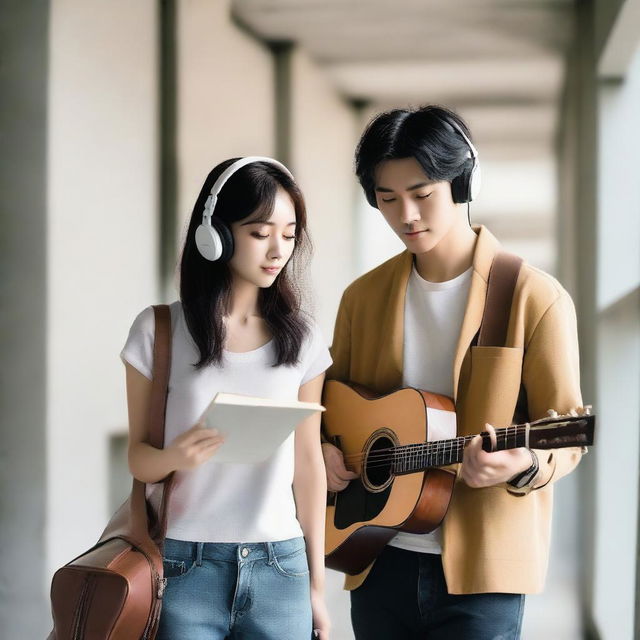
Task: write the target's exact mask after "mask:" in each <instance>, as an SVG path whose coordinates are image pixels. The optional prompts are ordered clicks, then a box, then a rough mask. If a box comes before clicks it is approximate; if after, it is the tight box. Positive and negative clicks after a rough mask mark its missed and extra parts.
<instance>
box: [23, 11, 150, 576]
mask: <svg viewBox="0 0 640 640" xmlns="http://www.w3.org/2000/svg"><path fill="white" fill-rule="evenodd" d="M156 5H157V3H156V2H153V1H152V0H141V1H140V2H135V3H130V2H126V1H125V0H113V1H112V2H109V3H104V2H100V1H99V0H54V1H53V2H51V23H50V77H49V151H48V180H49V184H48V248H47V250H48V269H47V270H48V280H47V299H48V306H49V316H48V324H47V358H48V361H47V363H46V365H44V366H46V367H47V378H48V387H47V398H48V400H47V405H48V408H47V433H48V453H47V463H48V473H47V477H48V500H47V543H48V544H47V546H48V553H47V558H46V562H47V566H48V569H49V572H51V571H53V569H55V568H56V567H58V566H59V565H61V564H63V563H64V562H66V561H68V560H70V559H71V558H72V557H74V556H75V555H77V554H78V553H80V552H81V551H82V550H83V549H84V548H86V547H88V546H90V545H91V544H93V543H94V542H95V541H96V540H97V538H98V536H99V534H100V532H101V528H102V527H103V526H104V524H105V522H106V518H107V517H108V515H109V513H108V507H107V499H108V496H107V487H108V484H109V483H108V473H109V469H108V468H107V461H108V438H109V435H110V434H111V433H116V432H118V433H126V430H127V417H126V401H125V388H124V368H123V366H122V364H121V363H120V360H119V358H118V353H119V351H120V349H121V347H122V345H123V343H124V340H125V338H126V335H127V331H128V328H129V325H130V323H131V321H132V320H133V317H134V315H135V314H136V313H138V311H140V310H141V309H142V308H143V307H144V306H146V305H147V304H150V303H152V302H155V301H156V295H157V293H156V233H157V201H156V193H157V177H156V163H157V105H156V100H157V85H156V20H157V15H156ZM25 464H28V461H25ZM43 589H48V580H47V584H46V585H43Z"/></svg>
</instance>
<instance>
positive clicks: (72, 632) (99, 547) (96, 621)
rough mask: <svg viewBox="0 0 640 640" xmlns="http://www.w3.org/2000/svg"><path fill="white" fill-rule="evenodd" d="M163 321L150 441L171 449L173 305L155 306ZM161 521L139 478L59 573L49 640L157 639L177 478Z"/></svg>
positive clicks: (156, 353) (156, 345)
mask: <svg viewBox="0 0 640 640" xmlns="http://www.w3.org/2000/svg"><path fill="white" fill-rule="evenodd" d="M153 309H154V314H155V322H156V332H155V342H154V363H153V382H152V386H151V409H150V416H149V439H148V442H149V443H150V444H151V445H153V446H154V447H157V448H159V449H161V448H162V447H163V446H164V420H165V410H166V402H167V389H168V382H169V370H170V367H171V315H170V313H169V307H167V306H166V305H159V306H156V307H154V308H153ZM163 483H164V491H163V497H162V503H161V506H160V510H159V513H158V516H157V517H156V516H155V515H154V512H153V510H152V509H151V507H150V506H149V505H148V503H147V501H146V497H145V487H146V485H145V484H144V483H143V482H140V481H139V480H136V479H135V478H134V480H133V487H132V489H131V494H130V496H129V498H128V499H127V501H126V502H125V503H124V504H123V505H122V506H121V507H120V508H119V509H118V511H117V512H116V513H115V514H114V515H113V517H112V518H111V520H110V521H109V524H108V525H107V527H106V528H105V530H104V532H103V533H102V535H101V536H100V539H99V540H98V542H97V543H96V544H95V545H94V546H93V547H92V548H91V549H89V550H88V551H86V552H85V553H83V554H82V555H80V556H78V557H77V558H75V559H74V560H72V561H71V562H69V563H68V564H66V565H65V566H64V567H62V568H61V569H58V571H56V573H55V575H54V576H53V580H52V583H51V610H52V613H53V623H54V628H53V631H52V632H51V634H50V635H49V639H48V640H107V639H109V640H153V638H154V637H155V635H156V632H157V628H158V621H159V619H160V610H161V606H162V594H163V591H164V586H165V583H166V581H165V579H164V578H163V574H162V545H163V541H164V535H165V531H166V512H167V503H168V500H169V496H170V494H171V487H172V484H173V474H171V475H170V476H168V477H167V478H165V479H164V481H163Z"/></svg>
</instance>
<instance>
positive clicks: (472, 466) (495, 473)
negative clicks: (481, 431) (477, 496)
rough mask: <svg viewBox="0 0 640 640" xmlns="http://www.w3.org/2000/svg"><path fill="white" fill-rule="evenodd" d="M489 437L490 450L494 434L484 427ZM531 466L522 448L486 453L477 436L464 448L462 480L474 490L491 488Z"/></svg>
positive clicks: (494, 444)
mask: <svg viewBox="0 0 640 640" xmlns="http://www.w3.org/2000/svg"><path fill="white" fill-rule="evenodd" d="M485 427H486V430H487V431H488V432H489V436H490V437H491V444H492V448H493V449H495V447H496V432H495V429H494V428H493V427H492V426H491V425H490V424H487V425H485ZM530 466H531V454H530V453H529V450H528V449H526V448H524V447H519V448H517V449H507V450H505V451H491V452H487V451H484V450H483V449H482V437H481V436H479V435H477V436H475V437H474V438H473V439H472V440H471V442H470V443H469V444H468V445H467V446H466V447H465V450H464V457H463V459H462V470H461V474H462V479H463V480H464V481H465V483H466V484H467V485H468V486H469V487H472V488H474V489H479V488H481V487H493V486H494V485H497V484H500V483H502V482H507V480H511V478H513V477H514V476H516V475H517V474H519V473H521V472H522V471H525V470H526V469H528V468H529V467H530Z"/></svg>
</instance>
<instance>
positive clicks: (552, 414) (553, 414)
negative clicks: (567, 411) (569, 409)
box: [547, 409, 558, 418]
mask: <svg viewBox="0 0 640 640" xmlns="http://www.w3.org/2000/svg"><path fill="white" fill-rule="evenodd" d="M547 415H548V416H549V417H550V418H557V417H558V412H557V411H555V410H554V409H549V411H547Z"/></svg>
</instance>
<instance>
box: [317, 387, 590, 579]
mask: <svg viewBox="0 0 640 640" xmlns="http://www.w3.org/2000/svg"><path fill="white" fill-rule="evenodd" d="M323 404H324V405H325V407H326V412H325V414H324V416H323V420H324V431H325V435H326V436H327V438H328V440H329V441H330V442H332V443H333V444H335V445H336V446H337V447H338V448H339V449H341V451H342V452H343V455H344V458H345V464H346V466H347V468H348V469H350V470H352V471H354V472H356V473H357V474H358V475H359V477H358V478H356V479H355V480H352V481H351V482H350V483H349V485H348V486H347V488H346V489H344V490H343V491H340V492H339V493H330V494H329V497H328V500H327V518H326V543H325V545H326V546H325V563H326V566H327V567H330V568H331V569H336V570H338V571H343V572H345V573H348V574H350V575H355V574H358V573H360V572H361V571H363V570H364V569H365V568H366V567H367V566H368V565H369V564H370V563H371V562H372V561H373V560H374V559H375V558H376V557H377V556H378V554H379V553H380V552H381V551H382V550H383V548H384V546H385V545H386V544H387V542H389V541H390V540H391V539H392V538H393V537H394V536H395V535H396V533H397V532H398V531H408V532H411V533H428V532H429V531H433V530H434V529H435V528H436V527H437V526H438V525H439V524H440V523H441V522H442V520H443V518H444V516H445V514H446V512H447V508H448V506H449V502H450V500H451V494H452V492H453V487H454V483H455V477H456V476H455V472H454V471H451V470H447V469H442V468H441V467H446V466H447V465H451V464H454V463H458V462H462V456H463V453H464V448H465V445H466V444H467V442H469V440H471V438H473V437H474V436H472V435H469V436H461V437H458V438H452V439H448V440H438V441H429V440H430V438H429V432H430V430H432V431H434V432H438V431H439V432H442V431H441V429H442V427H443V426H444V427H446V426H448V427H449V433H451V432H453V433H455V428H452V427H454V426H455V408H454V405H453V401H452V400H451V399H450V398H448V397H446V396H442V395H438V394H434V393H429V392H426V391H418V390H416V389H410V388H408V389H400V390H399V391H395V392H394V393H390V394H388V395H385V396H381V397H376V396H375V395H374V394H372V393H370V392H368V391H367V390H366V389H363V388H362V387H357V386H355V385H354V386H350V385H347V384H344V383H342V382H337V381H335V380H330V381H328V382H327V383H326V385H325V390H324V397H323ZM594 428H595V416H594V415H590V414H586V415H580V416H557V415H554V416H549V417H546V418H542V419H540V420H536V421H535V422H531V423H526V424H517V425H512V426H509V427H505V428H502V429H496V439H497V446H496V447H495V449H494V450H505V449H515V448H517V447H530V448H532V449H557V448H561V447H582V446H588V445H592V444H593V434H594ZM480 435H481V436H482V439H483V443H482V448H483V449H484V450H485V451H491V450H492V446H491V439H490V437H489V433H488V432H483V433H482V434H480Z"/></svg>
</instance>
